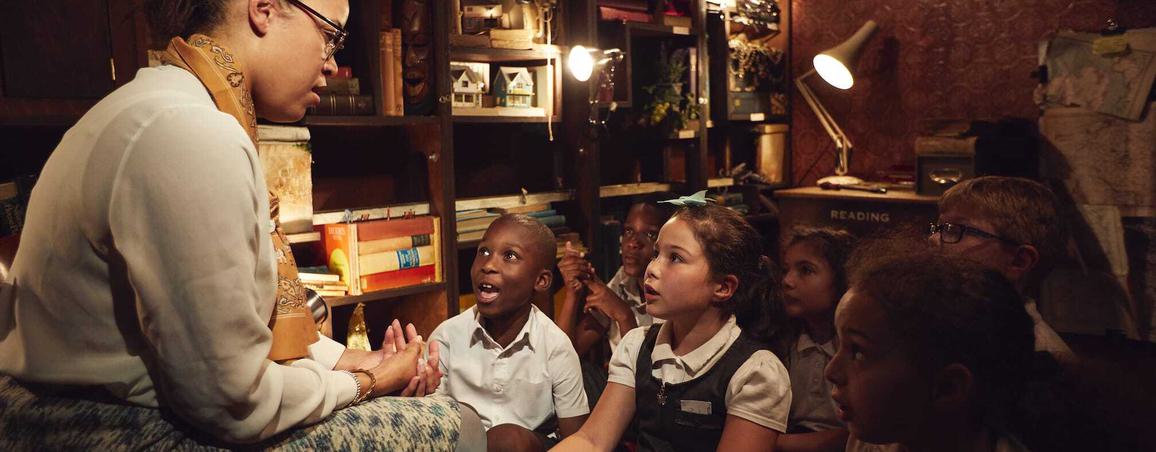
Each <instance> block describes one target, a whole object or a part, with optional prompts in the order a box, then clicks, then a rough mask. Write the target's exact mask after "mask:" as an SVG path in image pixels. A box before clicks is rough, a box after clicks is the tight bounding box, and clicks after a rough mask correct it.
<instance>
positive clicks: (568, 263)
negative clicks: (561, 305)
mask: <svg viewBox="0 0 1156 452" xmlns="http://www.w3.org/2000/svg"><path fill="white" fill-rule="evenodd" d="M558 273H561V274H562V282H563V283H564V284H565V285H566V288H567V289H569V290H571V291H575V292H576V291H578V290H579V289H581V288H582V282H583V281H586V280H587V279H590V278H591V277H592V276H594V266H593V265H591V264H590V262H589V261H587V260H586V258H585V256H584V255H583V254H582V253H580V252H578V250H576V249H574V246H573V245H572V244H571V243H570V242H569V241H567V242H566V251H565V252H564V253H563V254H562V260H560V261H558Z"/></svg>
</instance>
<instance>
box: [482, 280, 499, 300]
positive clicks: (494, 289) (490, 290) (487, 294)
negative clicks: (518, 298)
mask: <svg viewBox="0 0 1156 452" xmlns="http://www.w3.org/2000/svg"><path fill="white" fill-rule="evenodd" d="M501 291H502V289H501V288H499V287H498V286H495V285H493V284H490V283H481V284H478V303H492V302H493V301H494V300H496V299H498V293H499V292H501Z"/></svg>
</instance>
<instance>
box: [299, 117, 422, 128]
mask: <svg viewBox="0 0 1156 452" xmlns="http://www.w3.org/2000/svg"><path fill="white" fill-rule="evenodd" d="M439 121H441V119H440V118H438V117H436V116H322V115H314V116H306V117H305V119H304V120H302V121H301V123H300V125H303V126H309V127H402V126H418V125H432V124H437V123H438V122H439Z"/></svg>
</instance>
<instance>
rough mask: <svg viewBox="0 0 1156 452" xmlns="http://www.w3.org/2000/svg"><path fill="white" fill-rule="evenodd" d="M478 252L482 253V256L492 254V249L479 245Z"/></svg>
mask: <svg viewBox="0 0 1156 452" xmlns="http://www.w3.org/2000/svg"><path fill="white" fill-rule="evenodd" d="M478 254H480V255H482V256H489V255H490V249H489V248H485V247H481V246H479V247H478Z"/></svg>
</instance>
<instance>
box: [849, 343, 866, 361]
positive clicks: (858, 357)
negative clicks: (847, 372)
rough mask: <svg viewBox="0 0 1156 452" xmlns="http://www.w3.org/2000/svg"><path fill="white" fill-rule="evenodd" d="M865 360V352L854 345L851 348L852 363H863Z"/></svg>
mask: <svg viewBox="0 0 1156 452" xmlns="http://www.w3.org/2000/svg"><path fill="white" fill-rule="evenodd" d="M863 358H865V356H864V355H863V350H860V349H859V347H856V346H854V345H852V346H851V360H852V361H862V360H863Z"/></svg>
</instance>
